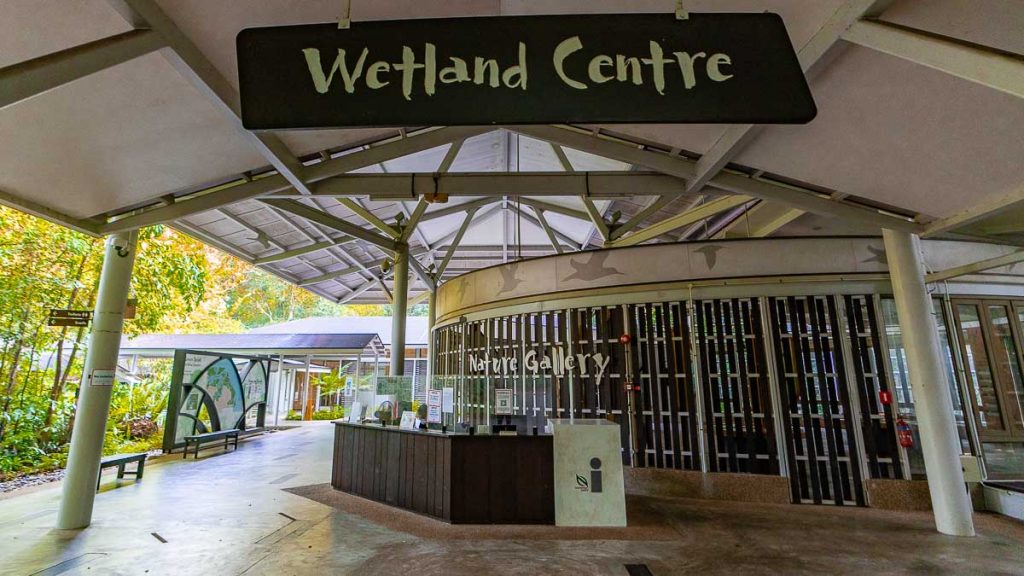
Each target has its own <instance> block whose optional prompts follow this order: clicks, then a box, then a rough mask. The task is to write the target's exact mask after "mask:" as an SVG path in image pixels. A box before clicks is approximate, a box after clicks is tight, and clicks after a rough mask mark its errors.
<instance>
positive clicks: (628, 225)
mask: <svg viewBox="0 0 1024 576" xmlns="http://www.w3.org/2000/svg"><path fill="white" fill-rule="evenodd" d="M673 200H675V198H674V197H672V196H661V197H655V198H654V199H653V200H652V201H651V202H650V203H648V204H647V206H644V207H643V208H642V209H641V210H640V211H639V212H637V213H636V214H634V215H633V216H632V217H631V218H630V219H629V220H626V221H625V222H624V223H622V224H621V225H619V226H616V227H615V228H614V229H612V231H611V234H610V237H611V239H612V240H617V239H619V238H621V237H622V236H624V235H625V234H626V232H629V231H630V230H632V229H634V228H636V227H637V226H639V225H640V224H643V222H644V220H647V217H648V216H650V215H651V214H654V213H655V212H657V211H658V210H661V209H662V208H664V207H665V206H667V205H668V203H669V202H671V201H673Z"/></svg>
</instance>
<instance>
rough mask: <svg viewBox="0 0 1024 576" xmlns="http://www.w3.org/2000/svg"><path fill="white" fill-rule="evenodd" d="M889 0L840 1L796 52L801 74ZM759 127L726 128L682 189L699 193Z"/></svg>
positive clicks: (809, 70)
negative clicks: (849, 30)
mask: <svg viewBox="0 0 1024 576" xmlns="http://www.w3.org/2000/svg"><path fill="white" fill-rule="evenodd" d="M892 2H893V0H847V2H845V3H843V5H842V6H840V7H839V9H837V10H836V11H835V12H834V13H833V14H832V16H830V17H829V19H828V20H826V21H825V23H824V24H822V26H821V28H819V29H818V31H817V32H816V33H815V34H814V36H811V39H810V40H808V41H807V43H806V44H804V45H803V47H801V48H800V50H799V51H798V52H797V59H798V60H799V61H800V67H801V68H802V69H803V71H804V74H807V75H810V73H811V71H812V69H813V68H814V67H815V65H816V64H818V63H819V62H821V61H822V59H823V58H824V56H825V54H826V53H827V52H828V51H829V49H831V48H832V46H834V45H835V44H836V43H837V42H839V40H840V38H841V37H842V34H843V33H844V32H845V31H846V29H847V28H849V27H850V26H851V25H853V24H854V23H855V22H857V20H859V19H860V18H864V17H870V16H878V15H880V14H881V13H882V12H884V11H885V9H886V8H888V7H889V5H890V4H892ZM759 129H760V127H759V126H755V125H753V124H736V125H732V126H729V127H728V128H726V130H725V132H724V133H723V134H722V135H721V136H720V137H719V138H718V140H717V141H716V142H715V143H714V145H713V146H711V148H710V149H709V150H708V151H707V152H705V153H704V155H702V156H701V157H700V159H699V160H697V171H696V173H695V174H694V176H693V178H692V179H691V180H690V181H689V182H688V183H687V184H686V192H687V193H689V194H696V193H698V192H700V191H701V189H703V188H704V186H706V185H707V183H708V181H709V180H711V179H712V178H713V177H714V176H715V175H716V174H718V173H719V171H721V170H722V168H725V166H726V165H727V164H728V163H729V162H731V161H732V159H733V158H735V157H736V155H737V154H739V152H740V150H742V149H743V148H744V147H745V146H746V145H747V144H748V143H749V142H750V141H751V140H753V139H754V137H755V136H756V135H757V133H758V131H759Z"/></svg>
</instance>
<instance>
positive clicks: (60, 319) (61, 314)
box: [46, 308, 92, 326]
mask: <svg viewBox="0 0 1024 576" xmlns="http://www.w3.org/2000/svg"><path fill="white" fill-rule="evenodd" d="M89 320H92V311H91V310H67V309H63V308H50V315H49V316H47V318H46V325H47V326H88V325H89Z"/></svg>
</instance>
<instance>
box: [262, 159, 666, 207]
mask: <svg viewBox="0 0 1024 576" xmlns="http://www.w3.org/2000/svg"><path fill="white" fill-rule="evenodd" d="M314 166H315V165H314ZM310 168H313V167H312V166H311V167H310ZM684 185H685V183H684V182H683V181H681V180H679V179H678V178H674V177H673V176H669V175H666V174H658V173H651V172H592V173H587V172H511V173H503V172H499V173H495V172H457V173H449V174H430V173H419V174H397V173H388V174H381V173H377V174H362V173H359V174H344V175H338V176H335V177H332V178H330V179H328V180H325V181H323V182H320V183H319V184H317V185H316V186H315V187H314V188H313V195H314V196H334V197H346V196H348V197H352V196H369V197H370V199H371V200H415V199H417V197H419V196H434V195H436V194H441V195H446V196H449V197H454V196H474V197H479V196H489V197H494V196H497V197H503V196H532V197H539V196H577V197H583V196H589V197H590V198H591V199H594V198H628V197H631V196H660V195H669V196H673V195H675V196H678V195H680V194H682V193H683V188H684ZM273 196H274V197H278V198H294V197H298V196H299V195H298V194H295V193H294V192H292V191H281V192H276V193H273Z"/></svg>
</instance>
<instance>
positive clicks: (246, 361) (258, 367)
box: [163, 350, 273, 452]
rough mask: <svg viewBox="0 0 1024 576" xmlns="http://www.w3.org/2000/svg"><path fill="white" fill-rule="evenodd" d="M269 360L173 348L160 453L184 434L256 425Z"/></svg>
mask: <svg viewBox="0 0 1024 576" xmlns="http://www.w3.org/2000/svg"><path fill="white" fill-rule="evenodd" d="M272 362H273V360H271V359H270V358H262V357H253V356H239V355H232V354H220V353H214V352H200V351H192V350H177V351H175V354H174V368H173V370H172V372H171V374H172V376H171V391H170V397H169V399H168V402H167V420H166V422H167V426H165V428H164V442H163V450H164V452H170V451H172V450H173V449H174V448H178V447H181V446H183V445H184V443H185V436H190V435H192V434H202V433H204V432H216V431H219V430H229V429H232V428H237V429H239V430H244V429H246V428H252V427H262V426H263V423H264V415H265V412H266V402H267V386H268V382H269V374H270V365H271V363H272Z"/></svg>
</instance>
